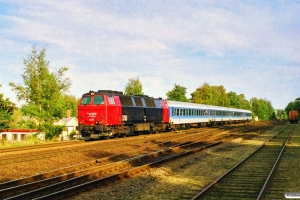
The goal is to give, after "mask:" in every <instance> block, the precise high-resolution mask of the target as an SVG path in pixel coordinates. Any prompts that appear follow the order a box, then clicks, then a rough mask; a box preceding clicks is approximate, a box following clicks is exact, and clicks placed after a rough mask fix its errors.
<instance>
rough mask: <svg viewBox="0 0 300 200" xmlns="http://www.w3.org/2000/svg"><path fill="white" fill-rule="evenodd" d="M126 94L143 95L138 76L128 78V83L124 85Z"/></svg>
mask: <svg viewBox="0 0 300 200" xmlns="http://www.w3.org/2000/svg"><path fill="white" fill-rule="evenodd" d="M124 93H125V94H126V95H143V94H144V93H143V85H142V83H141V82H140V79H139V77H135V78H130V79H128V83H127V85H126V87H125V92H124Z"/></svg>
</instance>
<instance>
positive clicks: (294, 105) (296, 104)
mask: <svg viewBox="0 0 300 200" xmlns="http://www.w3.org/2000/svg"><path fill="white" fill-rule="evenodd" d="M291 110H297V111H298V112H299V113H300V97H298V98H296V99H295V100H294V101H291V102H290V103H289V104H288V105H287V106H286V107H285V112H286V114H287V115H288V113H289V112H290V111H291Z"/></svg>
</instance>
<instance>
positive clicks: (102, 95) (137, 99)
mask: <svg viewBox="0 0 300 200" xmlns="http://www.w3.org/2000/svg"><path fill="white" fill-rule="evenodd" d="M168 122H169V113H168V107H167V105H166V103H165V101H164V100H162V99H155V98H152V97H148V96H146V95H140V96H128V95H123V92H118V91H111V90H98V91H97V92H94V91H90V92H89V93H86V94H84V95H83V96H82V98H81V100H80V103H79V105H78V126H77V127H76V129H77V130H78V131H79V132H80V134H81V136H82V137H83V138H88V139H92V138H101V137H121V136H124V135H126V136H127V135H132V134H133V133H142V132H149V133H156V132H159V131H164V130H166V129H168V124H169V123H168Z"/></svg>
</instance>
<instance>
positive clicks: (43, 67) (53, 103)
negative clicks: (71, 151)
mask: <svg viewBox="0 0 300 200" xmlns="http://www.w3.org/2000/svg"><path fill="white" fill-rule="evenodd" d="M45 56H46V49H45V48H43V49H42V50H40V51H39V50H38V49H37V48H36V47H35V46H33V47H32V50H31V54H30V55H29V56H28V58H27V59H24V65H25V69H24V74H23V75H22V77H23V82H24V85H20V84H19V85H17V84H15V83H13V82H11V83H9V85H10V86H11V87H12V90H14V91H15V92H16V94H17V98H18V100H24V101H25V105H23V106H22V113H23V114H24V115H28V116H30V117H33V118H35V119H36V120H37V121H38V127H37V128H38V130H39V131H41V132H45V133H46V138H51V137H53V136H55V135H58V134H59V133H56V132H55V127H53V122H54V121H56V120H58V119H59V118H61V117H63V116H64V114H65V112H64V111H65V109H64V106H65V104H64V99H63V94H65V93H66V92H67V91H68V90H69V88H70V86H71V81H70V79H69V78H65V77H64V75H65V72H66V71H67V70H68V68H67V67H62V68H59V69H58V71H57V72H50V70H49V69H50V62H49V61H47V60H45Z"/></svg>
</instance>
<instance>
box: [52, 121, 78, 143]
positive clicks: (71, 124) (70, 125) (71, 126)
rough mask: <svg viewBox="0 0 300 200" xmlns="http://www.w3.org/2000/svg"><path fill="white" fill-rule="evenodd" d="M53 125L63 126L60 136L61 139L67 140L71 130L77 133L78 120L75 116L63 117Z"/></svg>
mask: <svg viewBox="0 0 300 200" xmlns="http://www.w3.org/2000/svg"><path fill="white" fill-rule="evenodd" d="M55 125H60V126H64V129H63V132H62V134H61V138H62V140H69V139H70V134H71V133H72V132H76V133H77V131H76V126H78V120H77V118H76V117H68V118H63V119H61V120H59V121H58V122H56V123H55Z"/></svg>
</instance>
